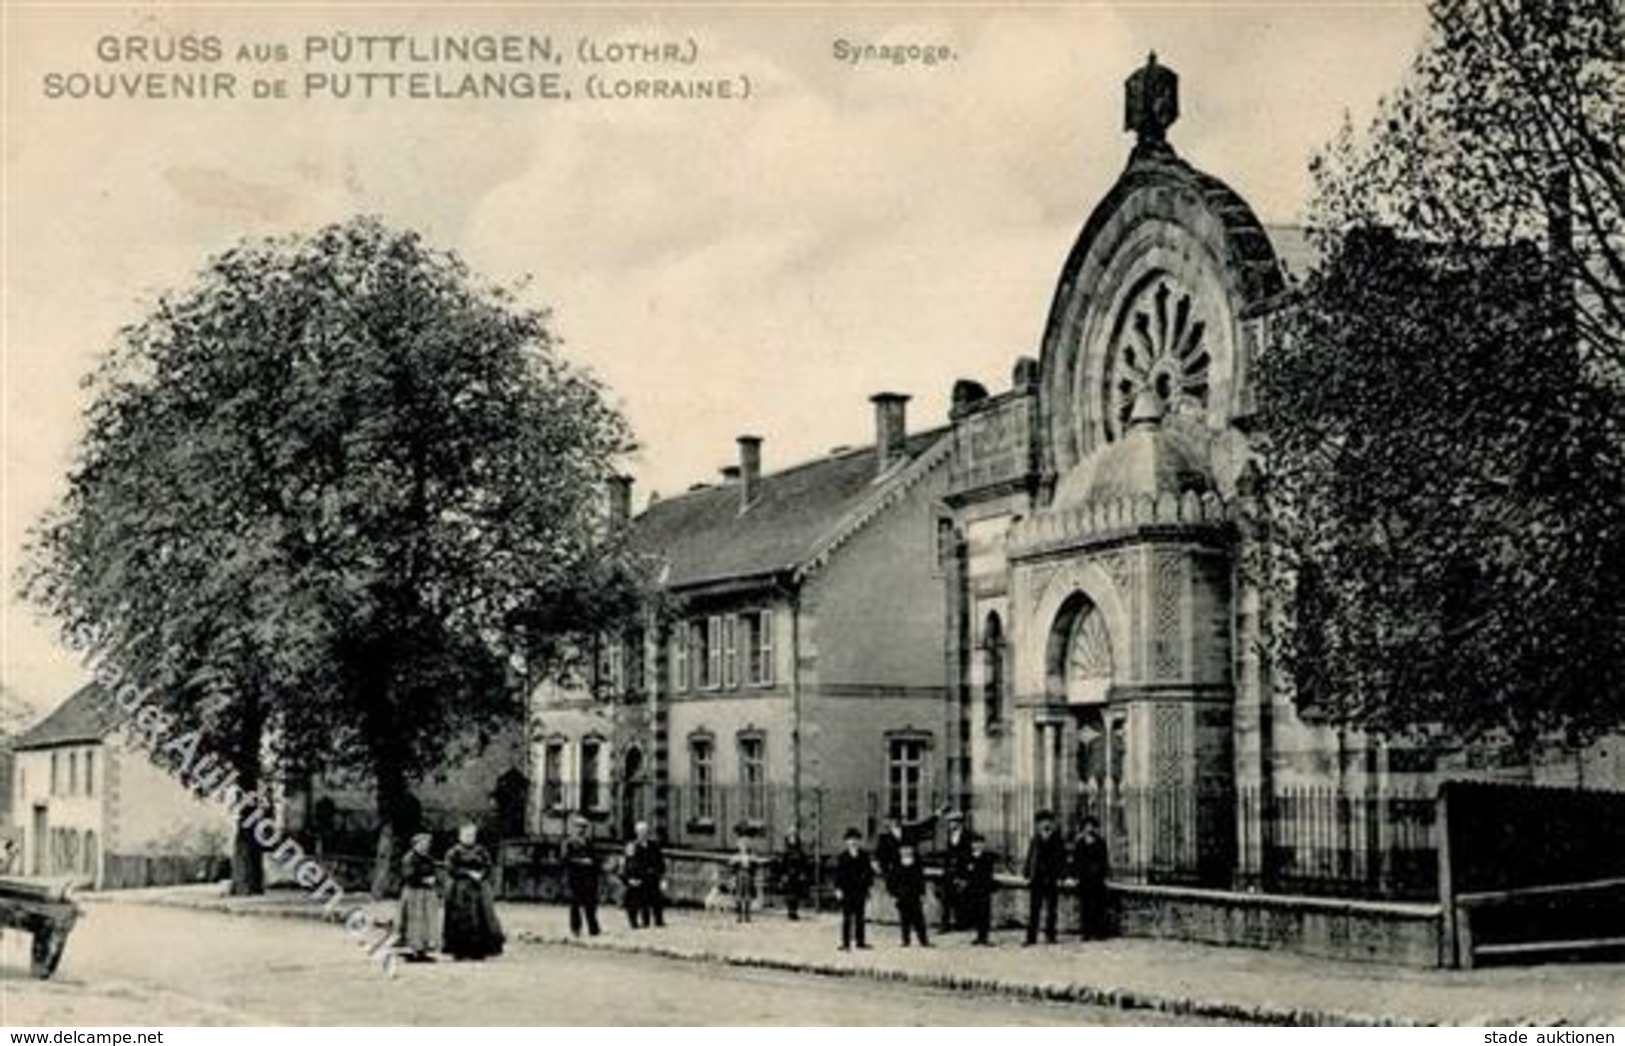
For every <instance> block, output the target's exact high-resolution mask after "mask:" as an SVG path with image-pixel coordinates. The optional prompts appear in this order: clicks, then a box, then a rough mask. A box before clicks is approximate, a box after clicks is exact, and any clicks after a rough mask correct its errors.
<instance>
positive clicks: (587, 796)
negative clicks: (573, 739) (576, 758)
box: [581, 737, 604, 810]
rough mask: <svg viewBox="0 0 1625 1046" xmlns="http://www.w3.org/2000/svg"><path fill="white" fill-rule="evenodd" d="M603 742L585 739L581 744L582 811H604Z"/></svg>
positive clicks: (590, 738)
mask: <svg viewBox="0 0 1625 1046" xmlns="http://www.w3.org/2000/svg"><path fill="white" fill-rule="evenodd" d="M603 748H604V746H603V742H602V741H599V740H598V739H597V738H593V737H588V738H583V739H582V742H581V809H583V810H601V809H603V802H604V795H603V789H602V787H601V786H600V779H599V777H600V771H601V770H602V767H601V765H600V764H601V763H602V755H603Z"/></svg>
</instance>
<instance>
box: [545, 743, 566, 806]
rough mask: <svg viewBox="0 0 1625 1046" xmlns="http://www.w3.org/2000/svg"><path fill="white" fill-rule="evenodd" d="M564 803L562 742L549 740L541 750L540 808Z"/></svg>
mask: <svg viewBox="0 0 1625 1046" xmlns="http://www.w3.org/2000/svg"><path fill="white" fill-rule="evenodd" d="M563 805H564V742H563V741H549V742H548V743H547V747H546V748H545V749H544V750H543V752H542V809H544V810H557V809H559V808H560V807H562V806H563Z"/></svg>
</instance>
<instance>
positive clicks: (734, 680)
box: [722, 614, 739, 690]
mask: <svg viewBox="0 0 1625 1046" xmlns="http://www.w3.org/2000/svg"><path fill="white" fill-rule="evenodd" d="M738 639H739V618H738V616H737V615H735V614H729V615H728V616H727V617H725V618H723V619H722V685H723V686H725V687H727V688H728V689H730V690H732V689H734V688H735V687H737V686H738V685H739V642H738Z"/></svg>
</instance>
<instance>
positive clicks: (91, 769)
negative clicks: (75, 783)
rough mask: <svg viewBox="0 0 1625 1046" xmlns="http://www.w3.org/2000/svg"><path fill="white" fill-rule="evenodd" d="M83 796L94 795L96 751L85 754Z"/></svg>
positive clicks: (92, 750)
mask: <svg viewBox="0 0 1625 1046" xmlns="http://www.w3.org/2000/svg"><path fill="white" fill-rule="evenodd" d="M85 794H86V795H95V794H96V750H95V749H94V748H92V749H91V750H90V751H88V752H86V753H85Z"/></svg>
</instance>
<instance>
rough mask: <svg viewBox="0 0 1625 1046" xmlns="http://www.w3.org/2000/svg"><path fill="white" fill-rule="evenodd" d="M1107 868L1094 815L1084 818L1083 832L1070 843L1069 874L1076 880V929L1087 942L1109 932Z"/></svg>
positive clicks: (1107, 860)
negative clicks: (1070, 868)
mask: <svg viewBox="0 0 1625 1046" xmlns="http://www.w3.org/2000/svg"><path fill="white" fill-rule="evenodd" d="M1110 867H1111V861H1110V860H1109V858H1108V856H1107V853H1106V840H1105V839H1104V838H1103V837H1102V836H1101V834H1100V822H1099V821H1097V820H1095V819H1094V818H1093V817H1085V818H1084V819H1083V826H1082V831H1080V832H1079V833H1078V838H1077V840H1076V841H1075V842H1074V843H1073V844H1072V876H1073V878H1075V879H1076V880H1077V882H1078V922H1079V924H1080V926H1079V931H1080V932H1081V933H1082V934H1083V939H1084V940H1086V941H1088V940H1099V939H1101V938H1103V937H1106V936H1108V935H1109V927H1110V925H1111V919H1110V918H1109V915H1108V912H1107V906H1108V903H1109V900H1110V896H1109V894H1108V892H1107V890H1106V874H1107V872H1108V871H1109V870H1110Z"/></svg>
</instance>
